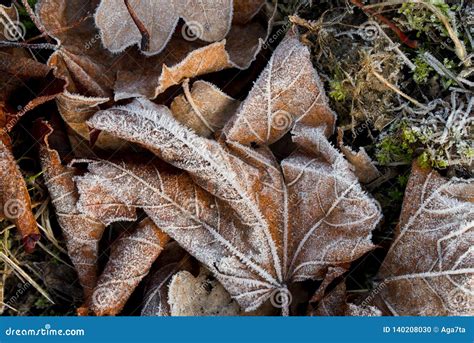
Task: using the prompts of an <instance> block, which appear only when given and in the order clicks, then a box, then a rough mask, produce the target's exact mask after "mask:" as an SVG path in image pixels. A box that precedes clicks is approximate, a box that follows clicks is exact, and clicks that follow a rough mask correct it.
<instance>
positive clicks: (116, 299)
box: [91, 218, 169, 316]
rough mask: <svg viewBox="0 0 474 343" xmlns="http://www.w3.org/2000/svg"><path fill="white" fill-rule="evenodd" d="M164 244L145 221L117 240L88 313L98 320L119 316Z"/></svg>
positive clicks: (162, 237) (165, 239)
mask: <svg viewBox="0 0 474 343" xmlns="http://www.w3.org/2000/svg"><path fill="white" fill-rule="evenodd" d="M168 240H169V237H168V235H166V234H165V233H164V232H162V231H161V230H160V229H159V228H158V227H157V226H156V225H155V224H154V223H153V222H152V221H151V220H150V219H148V218H146V219H144V220H143V221H141V222H140V223H139V224H138V226H137V228H136V229H135V230H134V231H132V232H130V233H127V234H125V235H124V236H123V237H121V238H120V239H119V240H118V241H117V242H116V243H115V244H114V245H113V246H112V248H111V249H112V251H111V254H110V258H109V262H108V263H107V266H106V267H105V270H104V271H103V273H102V275H101V276H100V278H99V281H98V283H97V287H96V288H95V289H94V293H93V295H92V303H91V309H92V311H93V312H94V313H95V314H96V315H99V316H103V315H116V314H117V313H119V312H120V311H121V310H122V308H123V306H124V305H125V303H126V302H127V300H128V298H129V297H130V295H131V294H132V292H133V290H134V289H135V288H136V287H137V285H138V284H139V283H140V281H141V280H142V279H143V278H144V277H145V276H146V275H147V273H148V271H149V270H150V268H151V265H152V263H153V262H154V261H155V260H156V258H157V257H158V255H160V253H161V251H162V250H163V248H164V246H165V245H166V243H167V242H168Z"/></svg>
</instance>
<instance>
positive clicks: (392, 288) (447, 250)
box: [377, 164, 474, 316]
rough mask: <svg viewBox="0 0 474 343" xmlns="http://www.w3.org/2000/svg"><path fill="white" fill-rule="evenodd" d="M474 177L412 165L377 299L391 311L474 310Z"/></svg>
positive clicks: (457, 312)
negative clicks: (443, 173) (442, 173)
mask: <svg viewBox="0 0 474 343" xmlns="http://www.w3.org/2000/svg"><path fill="white" fill-rule="evenodd" d="M473 245H474V182H473V180H472V179H469V180H461V179H456V178H453V179H451V180H447V179H445V178H444V177H442V176H440V175H439V174H438V173H437V172H436V171H433V170H429V169H424V168H421V167H420V166H418V165H417V164H414V166H413V171H412V175H411V177H410V180H409V182H408V186H407V190H406V195H405V199H404V201H403V208H402V214H401V216H400V223H399V225H398V229H397V233H396V235H395V241H394V242H393V245H392V247H391V249H390V251H389V253H388V255H387V257H386V259H385V260H384V263H383V264H382V267H381V269H380V273H379V277H380V279H381V285H380V286H379V287H377V290H378V291H379V292H378V293H379V296H378V300H379V303H382V306H383V307H384V308H385V310H386V312H387V313H389V314H392V315H409V316H414V315H423V316H433V315H437V316H447V315H473V314H474V304H473V299H474V298H473V294H474V289H473V285H474V284H473V280H474V275H473V274H474V268H473V258H474V255H473Z"/></svg>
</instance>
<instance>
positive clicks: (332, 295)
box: [309, 282, 382, 317]
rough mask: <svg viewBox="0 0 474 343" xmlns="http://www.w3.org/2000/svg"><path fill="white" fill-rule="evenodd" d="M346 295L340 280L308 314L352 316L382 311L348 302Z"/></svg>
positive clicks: (376, 313)
mask: <svg viewBox="0 0 474 343" xmlns="http://www.w3.org/2000/svg"><path fill="white" fill-rule="evenodd" d="M346 297H347V295H346V284H345V282H341V283H340V284H338V285H337V286H336V287H335V288H334V289H333V290H332V291H331V292H329V294H327V295H326V296H325V297H324V298H323V299H322V300H321V301H320V302H319V304H318V306H317V307H316V308H315V309H314V310H312V311H311V312H310V313H309V315H311V316H354V317H372V316H381V315H382V312H381V311H380V310H379V309H378V308H376V307H375V306H370V305H356V304H353V303H348V302H347V301H346Z"/></svg>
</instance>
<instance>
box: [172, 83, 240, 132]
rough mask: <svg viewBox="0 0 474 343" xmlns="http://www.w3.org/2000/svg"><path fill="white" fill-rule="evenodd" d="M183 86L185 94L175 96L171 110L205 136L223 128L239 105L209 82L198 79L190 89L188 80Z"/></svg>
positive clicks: (183, 121) (184, 122)
mask: <svg viewBox="0 0 474 343" xmlns="http://www.w3.org/2000/svg"><path fill="white" fill-rule="evenodd" d="M183 88H184V95H180V96H177V97H176V98H174V100H173V102H172V104H171V106H170V109H171V112H172V113H173V116H174V117H175V118H176V119H177V120H178V121H179V122H181V123H182V124H184V125H185V126H187V127H189V128H191V129H193V130H194V131H195V132H196V133H197V134H198V135H200V136H203V137H210V136H211V135H212V133H213V132H215V131H216V130H219V129H222V128H223V127H224V125H225V123H226V122H227V121H228V120H229V118H230V117H231V116H232V115H233V114H234V113H235V111H236V109H237V107H238V106H239V102H238V101H237V100H235V99H233V98H231V97H229V96H228V95H227V94H225V93H223V92H222V91H221V90H220V89H219V88H217V87H216V86H214V85H213V84H211V83H209V82H205V81H196V82H195V83H194V84H193V87H192V90H190V89H189V83H188V82H187V81H186V82H184V83H183Z"/></svg>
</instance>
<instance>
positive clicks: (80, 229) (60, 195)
mask: <svg viewBox="0 0 474 343" xmlns="http://www.w3.org/2000/svg"><path fill="white" fill-rule="evenodd" d="M36 127H37V129H38V130H39V134H38V136H39V137H38V139H39V141H40V143H41V144H40V152H39V154H40V161H41V167H42V169H43V172H44V174H43V175H44V179H45V184H46V186H47V187H48V191H49V194H50V196H51V203H52V204H53V206H54V209H55V212H56V216H57V218H58V222H59V225H60V226H61V229H62V232H63V234H64V239H65V241H66V247H67V251H68V255H69V257H70V259H71V261H72V263H73V264H74V267H75V268H76V270H77V274H78V277H79V282H80V284H81V286H82V288H83V290H84V304H85V307H84V309H87V308H88V307H89V306H90V301H91V296H92V291H93V289H94V287H95V286H96V284H97V277H98V275H97V273H98V271H97V260H98V257H99V241H100V239H101V237H102V234H103V232H104V230H105V226H104V225H103V224H102V223H101V222H99V221H98V220H97V219H95V218H92V217H89V216H86V215H84V214H82V213H80V212H79V210H78V209H77V201H78V199H79V195H78V193H77V189H76V186H75V184H74V181H73V176H74V174H75V170H74V168H73V167H67V166H65V165H63V163H62V161H61V157H60V155H59V153H58V152H57V151H56V150H55V149H54V148H53V147H51V146H50V138H51V137H52V135H53V134H54V133H53V129H52V127H51V126H50V125H49V124H48V123H46V122H41V121H38V122H36ZM61 143H63V142H61ZM84 309H80V310H79V311H80V312H82V314H84V313H83V312H84V311H83V310H84Z"/></svg>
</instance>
